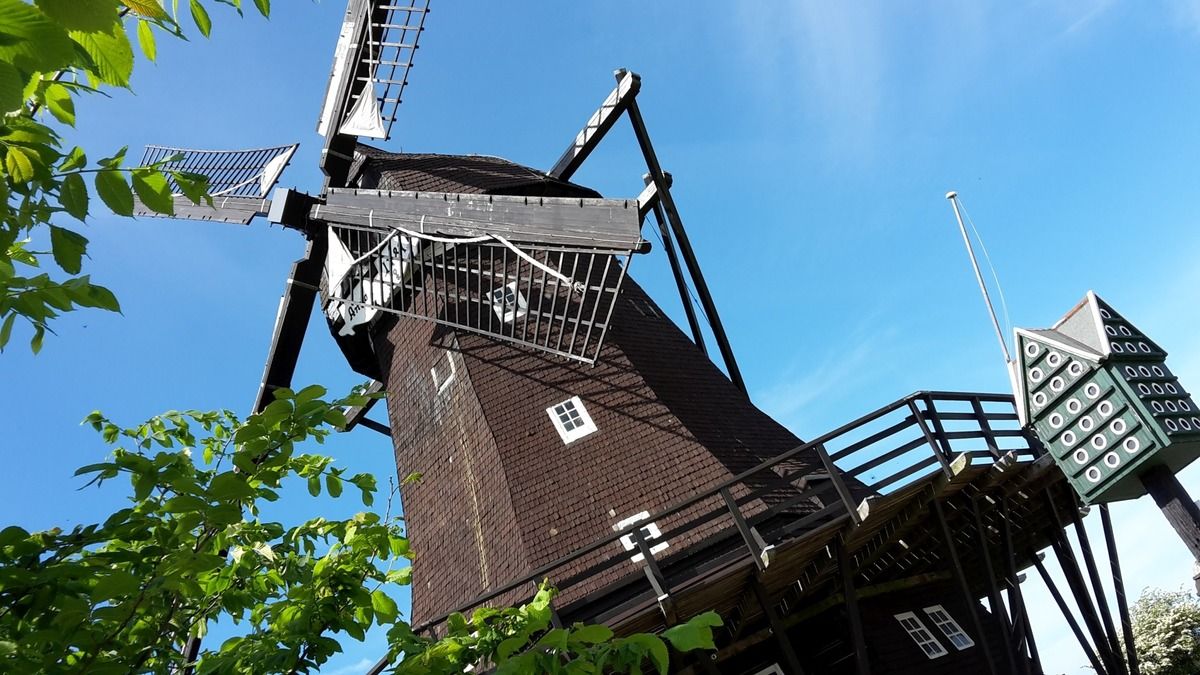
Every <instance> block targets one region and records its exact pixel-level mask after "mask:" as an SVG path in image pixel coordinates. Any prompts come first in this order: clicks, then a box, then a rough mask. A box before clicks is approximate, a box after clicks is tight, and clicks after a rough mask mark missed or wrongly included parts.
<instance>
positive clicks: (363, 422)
mask: <svg viewBox="0 0 1200 675" xmlns="http://www.w3.org/2000/svg"><path fill="white" fill-rule="evenodd" d="M355 426H363V427H366V428H368V429H370V430H371V431H378V432H379V433H381V434H383V435H384V436H387V437H388V438H391V437H392V430H391V428H389V427H388V425H386V424H383V423H382V422H376V421H375V420H373V419H371V418H369V417H362V418H359V420H358V424H357V425H355Z"/></svg>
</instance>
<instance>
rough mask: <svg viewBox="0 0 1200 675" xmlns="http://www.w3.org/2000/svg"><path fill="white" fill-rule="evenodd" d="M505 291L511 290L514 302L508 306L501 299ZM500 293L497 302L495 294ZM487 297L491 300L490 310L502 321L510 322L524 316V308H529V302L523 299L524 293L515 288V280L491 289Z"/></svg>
mask: <svg viewBox="0 0 1200 675" xmlns="http://www.w3.org/2000/svg"><path fill="white" fill-rule="evenodd" d="M506 291H511V292H512V294H513V298H514V299H515V300H516V302H514V303H513V305H512V306H511V307H510V306H509V304H508V303H507V302H505V301H504V300H503V297H504V295H506V294H507V293H506ZM498 293H499V294H501V299H500V301H499V302H497V298H496V294H498ZM488 299H489V300H491V302H492V311H493V312H495V313H496V316H497V317H498V318H499V319H500V320H501V321H503V322H504V323H512V322H513V321H515V320H517V319H519V318H521V317H523V316H525V312H526V310H528V309H529V303H528V302H527V301H526V300H525V295H524V294H522V293H521V290H520V289H519V288H517V282H515V281H511V282H509V283H507V284H505V285H503V286H501V287H499V288H495V289H492V292H491V293H490V294H489V296H488Z"/></svg>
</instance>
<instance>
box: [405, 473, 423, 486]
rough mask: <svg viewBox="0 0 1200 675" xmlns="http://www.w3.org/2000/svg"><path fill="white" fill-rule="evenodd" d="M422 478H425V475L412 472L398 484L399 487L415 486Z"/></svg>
mask: <svg viewBox="0 0 1200 675" xmlns="http://www.w3.org/2000/svg"><path fill="white" fill-rule="evenodd" d="M424 477H425V474H423V473H421V472H420V471H413V472H412V473H410V474H408V475H407V476H405V477H404V480H402V481H400V484H401V485H416V484H417V483H420V482H421V479H422V478H424Z"/></svg>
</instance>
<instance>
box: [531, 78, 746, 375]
mask: <svg viewBox="0 0 1200 675" xmlns="http://www.w3.org/2000/svg"><path fill="white" fill-rule="evenodd" d="M614 75H615V76H616V78H617V86H616V88H614V89H613V91H612V92H611V93H610V94H609V95H608V97H607V98H606V99H605V100H604V102H603V103H602V104H601V105H600V108H599V109H598V110H597V111H596V112H595V113H593V114H592V116H591V117H590V118H588V121H587V123H585V124H584V127H583V129H582V130H581V131H580V132H579V133H578V134H576V135H575V138H574V139H572V141H571V145H570V146H569V147H568V148H567V149H566V151H565V152H563V154H562V156H561V157H560V158H559V160H558V162H556V163H555V165H554V167H553V168H551V169H550V171H549V174H550V175H551V176H553V177H555V178H559V179H562V180H568V179H570V177H571V176H572V175H573V174H574V173H575V171H577V170H578V169H579V167H580V166H581V165H582V164H583V162H584V160H586V159H587V157H588V155H589V154H591V152H592V151H593V150H595V149H596V146H597V145H599V143H600V141H601V140H602V139H603V138H604V135H605V134H606V133H607V132H608V130H609V129H611V128H612V126H613V125H614V124H616V121H617V119H618V118H620V116H621V114H622V113H625V114H627V115H628V117H629V122H630V124H631V125H632V126H633V132H634V135H635V136H636V137H637V142H638V147H639V148H640V149H641V151H642V156H643V157H644V159H645V161H646V168H647V170H648V171H649V174H648V175H649V181H648V184H653V186H654V192H653V193H649V192H643V193H642V194H643V196H645V197H646V199H645V200H644V202H643V200H641V199H639V211H641V215H642V216H643V217H644V215H645V214H646V212H647V211H649V210H651V209H653V210H655V213H656V216H657V217H658V219H659V222H660V227H661V228H662V231H663V232H667V228H668V227H669V229H670V234H671V235H673V237H674V241H675V243H678V245H679V253H680V254H681V255H682V258H683V262H684V264H685V265H686V266H687V270H688V274H689V275H690V276H691V278H692V283H693V285H694V286H695V288H696V294H697V296H698V297H699V300H700V305H701V307H702V308H703V310H704V313H705V315H706V316H707V317H708V321H709V325H710V327H711V329H712V333H713V338H714V339H715V340H716V342H717V348H718V349H719V350H720V352H721V359H722V361H723V362H724V364H725V370H726V371H727V372H728V373H729V379H730V381H731V382H733V384H734V386H736V387H737V388H738V389H739V390H741V391H742V393H744V394H745V393H747V389H746V383H745V381H744V380H743V379H742V373H741V370H740V369H739V368H738V365H737V360H736V358H735V357H734V354H733V349H732V347H730V344H729V336H728V335H727V334H726V332H725V326H724V324H722V323H721V317H720V316H719V315H718V313H717V308H716V305H715V304H714V303H713V299H712V294H711V293H710V292H709V289H708V284H707V283H706V282H705V280H704V274H703V273H702V272H701V271H700V264H699V262H697V260H696V254H695V252H694V251H693V250H692V244H691V240H690V239H688V236H687V232H686V231H685V230H684V228H683V220H682V219H681V218H680V217H679V210H678V209H677V208H676V207H675V200H674V199H673V198H672V197H671V191H670V186H671V181H670V178H669V177H668V176H667V174H666V173H665V172H664V171H663V170H662V166H661V165H660V164H659V162H658V156H657V155H656V154H655V152H654V145H653V144H652V143H651V142H650V134H649V133H648V132H647V131H646V124H645V122H644V121H643V120H642V115H641V112H640V111H639V109H638V105H637V94H638V92H639V91H640V90H641V78H640V77H639V76H638V75H637V74H636V73H633V72H630V71H628V70H626V69H624V68H622V69H620V70H617V71H616V72H615V73H614ZM643 209H644V210H643ZM663 244H664V246H666V247H667V248H668V257H670V258H674V251H673V249H672V248H671V246H672V242H671V239H670V237H669V236H667V235H664V236H663ZM674 264H675V265H677V264H678V263H677V262H675V263H674ZM676 285H678V286H679V293H680V296H681V297H682V298H683V299H684V301H683V305H684V307H685V308H686V311H688V313H689V321H688V323H689V325H690V326H691V328H692V334H693V337H694V339H695V341H696V344H697V345H700V347H701V349H702V350H703V349H704V347H703V344H704V341H703V337H702V335H701V333H700V331H699V322H697V321H695V320H694V317H692V316H691V309H690V307H689V304H690V303H689V302H688V298H687V296H688V289H687V286H686V284H685V283H683V281H682V275H681V274H678V275H676ZM706 353H707V351H706Z"/></svg>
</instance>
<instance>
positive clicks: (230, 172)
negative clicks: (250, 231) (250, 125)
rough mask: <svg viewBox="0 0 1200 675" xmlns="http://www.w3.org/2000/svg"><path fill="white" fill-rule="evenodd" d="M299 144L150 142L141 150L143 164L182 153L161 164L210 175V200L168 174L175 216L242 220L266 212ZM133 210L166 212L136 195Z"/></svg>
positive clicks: (146, 213) (140, 213) (136, 212)
mask: <svg viewBox="0 0 1200 675" xmlns="http://www.w3.org/2000/svg"><path fill="white" fill-rule="evenodd" d="M298 147H299V144H296V143H293V144H292V145H279V146H275V147H270V148H255V149H250V150H195V149H190V148H174V147H170V146H165V145H147V146H146V151H145V153H144V154H143V155H142V165H143V166H148V165H151V164H157V163H159V162H164V160H167V159H170V158H171V157H175V156H179V158H178V159H176V160H174V161H170V162H164V163H163V164H162V165H161V167H160V168H161V169H162V170H163V171H179V172H187V173H194V174H199V175H202V176H205V177H206V178H208V185H209V195H211V196H212V199H213V205H212V206H209V205H208V204H204V203H201V204H194V203H192V201H191V200H190V199H188V198H187V197H184V196H183V191H182V190H180V189H179V186H178V185H177V184H176V183H175V181H174V180H173V179H171V177H170V175H169V174H168V176H167V181H168V183H169V185H170V187H171V193H172V194H173V195H174V197H175V215H174V217H175V218H184V219H188V220H219V221H224V222H231V223H241V224H243V225H244V224H246V223H249V222H250V220H251V219H253V218H254V217H255V216H257V215H264V214H266V212H267V210H268V206H269V201H268V200H267V195H268V194H270V192H271V188H273V187H275V184H276V183H277V182H278V181H279V177H280V175H282V174H283V170H284V169H286V168H287V165H288V163H289V162H291V161H292V157H293V156H294V155H295V154H296V148H298ZM134 215H138V216H162V215H163V214H160V213H157V212H155V211H153V210H151V209H149V208H147V207H146V206H145V205H144V204H142V203H141V201H140V200H138V201H135V203H134Z"/></svg>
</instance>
